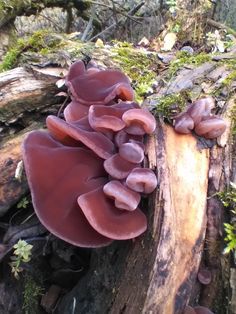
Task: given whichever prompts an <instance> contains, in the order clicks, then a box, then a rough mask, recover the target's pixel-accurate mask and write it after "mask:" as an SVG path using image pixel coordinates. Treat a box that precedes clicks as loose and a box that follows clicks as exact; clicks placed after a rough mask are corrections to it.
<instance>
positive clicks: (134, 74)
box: [111, 42, 157, 102]
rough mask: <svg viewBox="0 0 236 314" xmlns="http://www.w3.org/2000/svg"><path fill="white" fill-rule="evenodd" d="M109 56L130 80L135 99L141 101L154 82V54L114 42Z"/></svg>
mask: <svg viewBox="0 0 236 314" xmlns="http://www.w3.org/2000/svg"><path fill="white" fill-rule="evenodd" d="M111 52H112V56H111V58H112V59H113V60H114V61H115V62H116V63H117V65H118V66H119V67H120V68H121V70H122V71H124V72H125V73H126V74H127V75H128V76H129V77H130V79H131V80H132V86H133V88H134V90H135V94H136V100H137V101H139V102H141V101H143V98H144V96H145V95H146V94H148V92H150V91H152V85H153V84H154V83H155V79H156V76H157V75H156V72H155V67H156V65H157V59H156V56H155V54H153V53H151V52H146V51H140V50H138V49H135V48H134V47H133V46H132V45H131V44H129V43H121V42H116V43H115V46H114V47H112V48H111Z"/></svg>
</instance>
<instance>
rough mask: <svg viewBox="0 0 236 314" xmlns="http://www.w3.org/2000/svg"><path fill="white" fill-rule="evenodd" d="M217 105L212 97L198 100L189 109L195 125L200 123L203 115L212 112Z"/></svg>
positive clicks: (205, 115)
mask: <svg viewBox="0 0 236 314" xmlns="http://www.w3.org/2000/svg"><path fill="white" fill-rule="evenodd" d="M214 107H215V101H214V99H213V98H212V97H206V98H201V99H198V100H196V101H195V102H194V103H193V104H191V105H190V106H189V107H188V109H187V113H188V115H189V116H190V117H191V118H192V119H193V121H194V123H195V125H196V124H198V123H199V122H200V121H201V120H202V118H203V117H207V116H209V115H210V114H211V110H212V109H213V108H214Z"/></svg>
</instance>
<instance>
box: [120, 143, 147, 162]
mask: <svg viewBox="0 0 236 314" xmlns="http://www.w3.org/2000/svg"><path fill="white" fill-rule="evenodd" d="M140 144H142V143H140ZM140 144H138V143H135V142H130V143H124V144H122V145H121V146H120V147H119V155H120V156H121V157H122V158H123V159H125V160H127V161H129V162H131V163H134V164H139V163H141V162H142V161H143V159H144V149H143V147H142V146H141V145H140Z"/></svg>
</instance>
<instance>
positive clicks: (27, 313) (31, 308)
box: [23, 275, 43, 314]
mask: <svg viewBox="0 0 236 314" xmlns="http://www.w3.org/2000/svg"><path fill="white" fill-rule="evenodd" d="M42 293H43V288H42V287H41V286H40V285H39V284H38V283H37V282H36V281H35V280H34V279H33V278H32V277H31V276H29V275H27V276H26V277H25V280H24V291H23V310H24V314H35V313H37V308H38V301H39V297H40V296H41V295H42Z"/></svg>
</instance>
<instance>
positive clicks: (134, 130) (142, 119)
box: [122, 109, 156, 135]
mask: <svg viewBox="0 0 236 314" xmlns="http://www.w3.org/2000/svg"><path fill="white" fill-rule="evenodd" d="M122 119H123V121H124V122H125V124H126V126H127V127H126V128H125V131H126V132H127V133H128V134H134V135H144V134H151V133H153V132H154V131H155V129H156V119H155V118H154V116H153V115H152V114H151V113H150V112H149V111H147V110H145V109H130V110H128V111H126V112H125V113H124V114H123V116H122Z"/></svg>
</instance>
